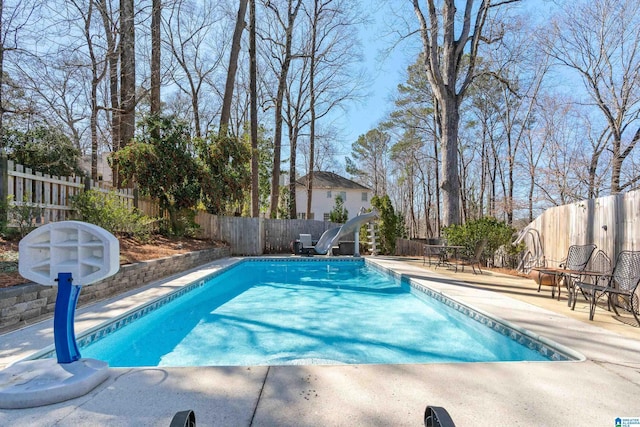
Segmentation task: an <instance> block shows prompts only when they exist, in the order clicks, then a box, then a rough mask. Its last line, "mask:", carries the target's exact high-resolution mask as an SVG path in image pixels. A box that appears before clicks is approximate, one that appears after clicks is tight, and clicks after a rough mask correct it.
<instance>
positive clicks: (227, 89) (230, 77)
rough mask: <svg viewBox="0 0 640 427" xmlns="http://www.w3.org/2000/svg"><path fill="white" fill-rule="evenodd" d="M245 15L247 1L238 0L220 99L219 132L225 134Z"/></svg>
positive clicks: (229, 114) (229, 115) (229, 116)
mask: <svg viewBox="0 0 640 427" xmlns="http://www.w3.org/2000/svg"><path fill="white" fill-rule="evenodd" d="M246 13H247V0H240V2H239V5H238V16H237V18H236V26H235V28H234V30H233V39H232V41H231V53H230V55H229V68H228V70H227V81H226V83H225V85H224V98H223V99H222V111H221V113H220V127H219V132H221V133H222V132H227V130H228V129H227V128H228V127H229V119H230V118H231V101H232V100H233V88H234V85H235V81H236V72H237V70H238V56H240V42H241V41H242V30H243V29H244V26H245V22H244V16H245V15H246Z"/></svg>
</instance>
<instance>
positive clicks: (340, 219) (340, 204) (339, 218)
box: [329, 194, 349, 224]
mask: <svg viewBox="0 0 640 427" xmlns="http://www.w3.org/2000/svg"><path fill="white" fill-rule="evenodd" d="M348 219H349V211H347V209H346V208H345V207H344V201H343V200H342V196H341V195H340V194H338V195H337V196H336V204H335V205H334V206H333V210H332V211H331V212H330V213H329V220H330V221H331V222H337V223H339V224H343V223H345V222H347V220H348Z"/></svg>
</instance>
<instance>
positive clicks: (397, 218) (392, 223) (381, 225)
mask: <svg viewBox="0 0 640 427" xmlns="http://www.w3.org/2000/svg"><path fill="white" fill-rule="evenodd" d="M371 206H373V207H374V208H376V209H377V210H378V213H379V214H380V218H379V219H378V236H377V237H378V250H379V251H380V253H381V254H384V255H393V254H394V253H395V250H396V239H397V238H398V237H404V236H405V235H406V232H405V227H404V219H403V217H402V215H399V214H396V213H395V211H394V209H393V205H392V204H391V199H390V198H389V196H388V195H385V196H383V197H379V196H374V197H372V198H371Z"/></svg>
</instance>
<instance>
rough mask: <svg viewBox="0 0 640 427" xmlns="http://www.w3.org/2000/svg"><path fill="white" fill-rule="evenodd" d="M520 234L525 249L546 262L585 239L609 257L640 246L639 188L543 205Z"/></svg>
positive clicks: (558, 259) (550, 261) (556, 258)
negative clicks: (546, 207) (566, 202)
mask: <svg viewBox="0 0 640 427" xmlns="http://www.w3.org/2000/svg"><path fill="white" fill-rule="evenodd" d="M521 235H522V236H523V241H524V242H525V244H526V246H527V250H528V253H530V254H531V255H532V256H533V257H534V258H536V257H537V258H539V259H542V257H544V259H545V260H546V262H547V263H548V264H556V263H558V262H560V261H561V260H563V259H564V258H565V257H566V254H567V251H568V249H569V246H570V245H580V244H587V243H594V244H595V245H596V246H597V248H598V249H599V250H602V251H604V252H605V253H606V254H607V255H608V256H609V258H611V260H612V261H613V260H615V258H616V256H617V255H618V253H620V252H621V251H623V250H640V190H636V191H631V192H628V193H624V194H618V195H612V196H606V197H600V198H597V199H590V200H584V201H581V202H576V203H572V204H569V205H563V206H557V207H553V208H550V209H547V210H546V211H545V212H544V213H542V215H540V216H539V217H538V218H536V219H535V220H534V221H533V222H531V223H530V224H529V225H528V226H527V227H525V229H524V230H523V231H522V232H521ZM532 265H535V263H532Z"/></svg>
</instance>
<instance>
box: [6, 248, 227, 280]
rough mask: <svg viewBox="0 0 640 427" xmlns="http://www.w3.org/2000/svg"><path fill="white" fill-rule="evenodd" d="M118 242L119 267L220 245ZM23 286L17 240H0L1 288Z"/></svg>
mask: <svg viewBox="0 0 640 427" xmlns="http://www.w3.org/2000/svg"><path fill="white" fill-rule="evenodd" d="M119 240H120V265H124V264H133V263H136V262H140V261H147V260H150V259H156V258H164V257H168V256H172V255H178V254H183V253H187V252H193V251H199V250H202V249H208V248H214V247H220V246H222V245H223V244H222V243H220V242H215V241H212V240H198V239H187V238H180V239H178V238H167V237H163V236H154V237H152V239H151V240H149V241H148V242H138V241H136V240H133V239H128V238H124V239H119ZM25 282H27V280H25V279H24V278H23V277H22V276H20V274H19V273H18V240H15V241H7V240H4V239H3V238H2V237H0V288H6V287H9V286H14V285H18V284H21V283H25Z"/></svg>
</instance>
